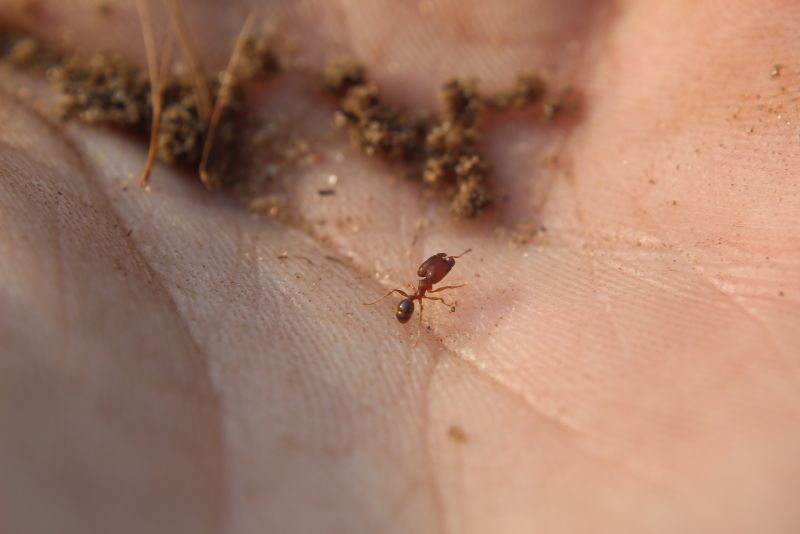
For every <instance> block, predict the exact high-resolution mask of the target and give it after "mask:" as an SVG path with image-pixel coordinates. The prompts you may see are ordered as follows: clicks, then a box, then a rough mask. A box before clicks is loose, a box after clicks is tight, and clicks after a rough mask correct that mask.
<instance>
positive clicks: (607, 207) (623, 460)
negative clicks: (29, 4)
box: [0, 0, 800, 533]
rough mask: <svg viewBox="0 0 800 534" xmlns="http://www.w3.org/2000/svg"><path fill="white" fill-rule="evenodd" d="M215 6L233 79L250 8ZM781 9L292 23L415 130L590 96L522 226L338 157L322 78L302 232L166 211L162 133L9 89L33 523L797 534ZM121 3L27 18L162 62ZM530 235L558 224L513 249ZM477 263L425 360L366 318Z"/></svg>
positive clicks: (788, 80) (541, 175) (205, 44)
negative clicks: (495, 100) (458, 110)
mask: <svg viewBox="0 0 800 534" xmlns="http://www.w3.org/2000/svg"><path fill="white" fill-rule="evenodd" d="M185 4H186V5H185V12H186V17H187V22H188V23H189V25H190V27H191V28H192V29H193V31H194V33H195V35H196V36H198V45H199V47H200V49H201V53H202V57H203V58H204V59H206V60H207V64H208V65H210V66H214V67H219V66H220V65H222V64H223V63H224V61H225V55H226V54H227V53H229V51H230V45H231V42H232V40H233V38H234V36H235V35H236V32H237V31H238V29H239V27H240V25H241V22H242V20H243V18H244V15H245V14H246V13H245V11H246V10H245V8H243V7H242V8H239V7H237V8H232V7H230V6H229V5H226V4H223V3H201V2H196V3H189V2H186V3H185ZM767 4H768V5H767ZM767 4H765V3H764V2H747V1H743V0H739V1H736V2H710V1H709V2H703V3H696V2H670V3H658V2H637V3H632V2H622V3H615V4H612V3H610V2H609V3H603V2H589V1H578V0H576V1H574V2H569V3H563V2H562V3H557V2H544V1H536V0H531V1H518V2H508V3H500V2H494V3H482V2H474V3H464V2H459V3H441V4H439V3H437V2H423V3H420V4H419V5H417V4H416V3H407V4H400V3H394V2H370V3H347V2H336V3H332V2H327V3H325V4H324V5H323V4H314V5H311V4H299V3H292V2H283V3H276V4H273V3H268V5H264V6H262V7H263V8H264V11H265V15H266V17H267V18H268V19H272V20H277V21H279V22H280V25H281V28H282V33H284V34H285V35H287V36H289V37H293V38H294V39H296V40H297V41H299V42H298V48H299V49H301V50H302V54H303V55H304V58H305V59H306V60H307V62H308V63H309V64H310V65H312V66H320V65H322V63H323V61H324V59H325V58H327V57H329V56H330V55H332V54H333V52H343V51H347V52H350V53H351V54H353V55H355V56H356V57H358V58H359V59H361V60H362V61H364V62H365V63H366V64H367V65H368V67H369V73H370V76H371V78H372V79H374V80H375V81H376V82H377V83H378V84H379V85H380V86H381V88H382V89H385V92H386V94H387V98H388V99H391V101H392V102H395V103H398V104H403V105H407V106H423V107H429V108H431V107H433V106H434V105H435V101H434V98H433V95H434V94H435V91H436V89H437V88H438V86H439V85H440V84H441V83H442V81H444V80H445V79H447V78H448V77H450V76H453V75H459V76H469V75H475V76H478V77H479V78H480V81H481V87H482V88H483V89H484V90H487V91H491V90H494V89H499V88H502V87H505V86H507V85H508V83H509V82H510V81H511V80H512V78H513V76H514V75H515V74H516V73H517V72H519V71H520V70H525V69H528V68H531V67H539V66H546V67H548V68H549V70H550V72H551V77H552V79H553V80H555V81H554V83H555V84H558V83H562V84H566V83H571V84H574V86H575V87H576V88H577V90H578V91H579V92H580V94H581V95H582V108H581V110H580V113H579V114H578V115H577V116H576V117H574V118H573V119H571V120H567V121H564V122H562V123H557V124H553V125H542V124H541V123H538V122H536V121H532V120H530V117H526V116H525V115H524V114H521V115H520V114H518V115H514V114H510V115H507V116H504V117H498V118H493V119H491V120H490V121H489V122H488V123H487V125H486V126H487V127H486V129H485V136H484V139H483V146H482V149H483V151H484V153H485V154H486V155H487V156H488V158H489V159H490V160H491V161H492V162H493V163H494V165H495V169H496V172H495V176H494V180H495V188H496V190H497V191H498V192H500V193H501V194H506V195H508V197H509V200H508V201H507V202H504V203H502V204H501V205H500V206H499V207H498V208H497V210H496V211H495V212H494V213H492V214H489V215H487V216H485V217H483V218H481V219H478V220H475V221H471V222H467V223H454V222H451V221H450V220H449V217H448V215H447V211H446V205H445V203H442V202H439V201H438V200H431V199H428V198H425V197H424V195H423V194H422V191H421V188H420V186H419V185H418V184H416V183H412V182H408V181H405V180H402V179H395V178H393V177H394V176H395V175H397V174H398V172H397V170H396V169H394V168H392V167H391V166H388V165H386V164H384V163H381V162H378V161H375V160H371V159H368V158H366V157H365V156H363V155H361V154H359V153H358V152H357V151H356V150H355V149H353V148H351V147H350V146H349V145H348V143H347V140H346V136H345V135H344V134H342V133H334V134H331V126H330V117H331V114H332V112H333V109H334V103H333V102H332V101H331V100H329V98H328V97H327V96H324V95H322V94H321V93H320V92H319V91H318V90H317V89H315V88H314V86H313V84H312V83H311V82H309V81H308V80H307V79H305V78H303V76H300V75H285V76H281V77H279V78H276V79H275V80H273V81H270V82H268V83H267V84H266V85H265V86H264V88H263V95H260V99H259V100H260V104H259V105H260V106H263V109H262V110H263V111H265V112H267V113H273V114H281V115H282V116H284V117H285V118H286V119H287V120H290V121H291V122H292V123H296V124H298V125H301V126H300V127H302V128H303V131H304V132H306V133H307V134H308V135H309V137H310V138H311V139H312V142H313V146H314V148H315V150H317V151H318V152H319V153H320V155H321V160H320V162H319V163H318V164H315V165H313V166H309V167H302V168H298V169H295V170H294V171H293V174H292V175H291V176H289V177H287V178H289V179H287V184H288V185H287V188H288V189H287V195H288V206H289V210H290V212H291V220H292V221H293V223H292V224H288V225H285V224H281V223H280V222H277V221H273V220H268V219H264V218H255V217H253V216H252V215H250V214H248V213H246V211H245V210H243V209H242V208H241V207H239V206H238V205H236V203H235V202H233V201H231V200H230V199H229V198H226V197H225V196H224V195H219V194H209V193H207V192H206V191H205V190H204V189H203V188H202V186H201V185H200V184H199V183H198V182H197V181H196V179H195V178H194V177H193V176H190V175H188V173H185V172H183V171H179V170H175V169H170V168H166V167H164V166H157V167H156V171H155V172H154V175H153V177H152V189H153V190H152V192H150V193H146V192H144V191H142V190H140V189H138V186H137V185H136V181H137V178H138V174H139V172H140V171H141V167H142V165H143V162H144V157H145V148H144V147H143V146H142V143H141V140H138V139H131V138H128V137H124V136H121V135H120V134H115V133H113V132H109V131H107V130H103V129H99V128H89V127H82V126H78V125H75V124H69V125H63V126H62V125H61V124H60V123H58V121H56V120H54V119H53V118H52V116H49V115H48V114H47V113H42V114H40V113H39V112H38V111H37V110H36V109H35V106H33V105H30V103H28V102H26V101H24V100H20V99H18V98H16V97H15V96H14V95H13V94H12V93H9V92H8V91H7V92H6V93H5V94H3V96H2V99H0V114H2V117H3V121H2V124H3V126H2V128H0V136H2V145H0V147H1V149H2V154H0V158H2V162H3V164H2V166H0V172H2V179H0V216H2V224H1V225H0V288H2V290H0V354H2V357H1V358H0V366H2V367H1V368H0V428H2V429H3V430H2V434H0V472H2V473H3V476H2V477H0V506H1V507H2V512H0V531H3V532H51V531H54V530H58V531H61V532H86V531H97V532H110V531H113V532H128V531H130V532H161V531H164V532H166V531H170V532H176V531H187V532H205V531H224V532H241V531H257V532H356V531H360V532H475V533H484V532H503V533H515V532H531V531H538V532H585V531H592V532H703V533H707V532H726V533H730V532H791V531H793V530H794V529H796V526H797V524H798V521H800V517H798V515H797V512H796V511H794V509H795V507H794V506H793V505H794V500H795V499H794V498H793V496H794V494H795V493H796V491H797V488H798V485H800V461H799V460H798V455H797V444H798V443H800V435H799V432H798V430H797V429H798V424H797V422H798V415H800V398H798V394H797V391H798V385H799V384H798V381H800V374H799V371H798V366H800V358H798V356H799V355H800V338H798V333H797V328H796V326H795V325H796V324H797V321H798V319H800V307H798V298H799V297H800V276H799V275H798V268H797V266H798V261H800V239H798V237H797V232H796V227H797V222H798V213H800V194H799V192H800V191H799V189H798V188H799V187H800V186H798V183H797V180H796V178H795V173H794V169H795V167H796V166H797V163H798V162H797V160H798V156H797V153H798V151H797V150H796V145H797V143H798V124H800V123H798V121H800V117H798V113H797V105H796V101H797V81H798V76H799V73H800V70H799V69H800V67H799V66H798V65H796V64H794V63H793V58H794V55H793V52H792V50H793V48H791V47H792V46H794V42H795V40H796V39H794V37H795V36H796V33H797V30H796V28H797V27H799V26H798V24H799V23H800V8H798V7H797V6H796V5H794V4H792V3H790V2H777V1H776V2H767ZM109 5H110V6H111V8H110V11H109V13H108V14H106V15H102V14H100V13H98V12H97V3H96V2H94V1H90V0H85V1H81V2H76V3H74V4H67V3H63V2H52V1H43V2H40V3H36V9H34V10H33V11H31V12H26V13H23V14H22V15H20V14H19V13H18V12H17V11H16V9H17V7H18V3H17V2H15V1H12V0H6V1H4V2H2V3H0V6H2V13H4V14H5V17H6V18H7V19H13V20H15V21H16V22H18V23H22V24H25V25H28V27H29V28H31V29H32V30H33V31H35V32H37V33H39V34H40V35H44V36H48V37H50V38H53V39H56V40H58V41H60V42H62V43H64V45H65V46H69V47H72V48H74V49H76V50H83V51H87V50H94V49H95V48H104V49H107V50H108V49H111V50H114V51H116V52H118V53H121V54H123V55H125V56H127V57H129V58H132V59H134V60H137V61H140V62H142V61H143V59H144V51H143V48H142V45H141V37H140V33H139V27H138V22H137V20H136V16H135V10H134V9H133V5H132V4H131V5H128V3H126V2H120V3H119V4H117V3H111V4H109ZM776 64H780V65H782V68H775V69H774V68H773V65H776ZM773 70H774V72H773ZM15 83H16V82H15ZM31 83H33V84H35V83H36V82H35V81H32V82H31ZM7 85H8V84H7ZM339 155H341V157H340V156H339ZM330 175H335V176H337V179H338V182H337V185H336V195H335V196H333V197H325V198H320V197H319V196H318V195H317V190H318V189H319V188H320V187H324V186H325V185H326V183H327V182H326V180H327V177H328V176H330ZM425 220H427V221H429V224H427V225H425V224H422V225H421V224H419V223H420V221H425ZM517 223H530V224H533V225H534V226H535V227H537V228H538V227H540V226H543V227H545V228H546V231H545V232H542V233H539V234H537V235H536V236H534V237H533V239H532V241H531V243H529V244H523V245H521V246H517V247H512V246H510V245H509V241H510V235H509V233H506V234H502V233H500V232H498V231H497V227H498V226H502V227H504V228H509V229H510V228H513V226H514V225H515V224H517ZM466 248H472V249H473V252H472V253H471V254H470V255H468V256H465V257H464V258H462V259H461V260H459V262H458V264H457V265H456V267H455V268H454V270H453V271H452V272H451V273H450V274H449V276H448V278H447V281H448V282H450V281H451V280H452V282H454V283H455V282H460V281H466V282H468V283H469V285H468V286H466V287H464V288H460V289H457V290H453V291H452V292H451V293H449V298H450V299H455V300H457V309H456V312H455V313H450V312H449V310H448V309H447V308H445V307H443V306H439V305H438V304H437V303H431V304H429V305H428V306H427V307H426V324H428V325H429V327H430V328H429V329H427V328H426V329H425V330H424V331H423V333H422V336H421V339H420V341H419V343H418V344H417V345H416V346H415V344H414V343H415V337H416V331H415V325H414V323H413V322H411V323H409V324H408V325H405V326H404V325H400V324H398V323H397V322H396V321H395V319H394V317H393V304H394V303H393V302H392V300H391V299H386V300H385V301H383V302H381V303H380V304H378V305H375V306H371V307H365V306H362V304H361V303H362V302H364V301H367V300H373V299H374V298H377V297H378V296H380V295H381V294H382V293H384V292H385V291H387V290H388V289H390V288H391V287H403V285H404V284H405V282H407V281H412V280H413V275H414V273H415V271H416V267H417V265H418V264H419V263H420V262H421V261H422V260H424V259H425V258H427V257H428V256H429V255H431V254H434V253H436V252H440V251H444V252H448V253H451V254H456V253H458V252H461V251H462V250H464V249H466ZM284 253H286V254H284ZM331 258H334V259H333V260H332V259H331ZM376 275H377V277H378V278H379V279H380V280H376Z"/></svg>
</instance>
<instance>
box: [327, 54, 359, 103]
mask: <svg viewBox="0 0 800 534" xmlns="http://www.w3.org/2000/svg"><path fill="white" fill-rule="evenodd" d="M322 82H323V84H324V85H325V88H326V89H328V91H330V92H332V93H333V94H335V95H337V96H344V94H345V93H347V91H348V90H349V89H350V88H352V87H355V86H357V85H364V84H365V83H366V69H365V68H364V66H363V65H362V64H361V63H359V62H357V61H355V60H354V59H350V58H342V59H337V60H335V61H333V62H331V63H330V64H328V66H327V67H325V70H324V71H323V73H322Z"/></svg>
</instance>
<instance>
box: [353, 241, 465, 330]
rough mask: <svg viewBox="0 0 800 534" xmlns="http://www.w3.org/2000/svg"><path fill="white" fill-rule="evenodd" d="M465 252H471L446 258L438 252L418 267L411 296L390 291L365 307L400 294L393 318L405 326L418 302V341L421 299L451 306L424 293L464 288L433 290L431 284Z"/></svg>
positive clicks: (399, 290) (420, 322)
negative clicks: (415, 283) (415, 286)
mask: <svg viewBox="0 0 800 534" xmlns="http://www.w3.org/2000/svg"><path fill="white" fill-rule="evenodd" d="M467 252H472V249H471V248H468V249H467V250H465V251H464V252H462V253H461V254H459V255H458V256H448V255H447V254H445V253H444V252H440V253H438V254H434V255H433V256H431V257H430V258H428V259H427V260H425V261H424V262H422V265H420V266H419V269H417V276H418V277H419V278H420V280H419V281H418V282H417V289H416V291H414V293H413V294H410V295H409V294H408V293H406V292H405V291H403V290H401V289H392V290H391V291H389V292H388V293H386V294H385V295H384V296H382V297H381V298H379V299H378V300H376V301H375V302H365V303H364V305H365V306H372V305H373V304H377V303H378V302H380V301H381V300H383V299H385V298H386V297H388V296H389V295H391V294H392V293H400V294H401V295H403V296H404V297H405V298H404V299H403V300H401V301H400V303H399V304H398V305H397V311H396V312H395V317H397V320H398V321H400V322H401V323H403V324H405V323H407V322H408V320H409V319H411V316H412V315H413V314H414V301H415V300H418V301H419V324H418V326H417V340H419V336H420V333H421V332H422V299H428V300H438V301H440V302H441V303H442V304H444V305H445V306H452V305H451V304H448V303H447V302H446V301H445V300H444V299H443V298H441V297H429V296H427V295H426V293H438V292H439V291H444V290H445V289H456V288H458V287H464V286H465V285H466V284H460V285H455V286H443V287H440V288H437V289H433V284H438V283H439V282H440V281H441V280H442V278H444V277H445V276H447V273H449V272H450V269H452V268H453V266H454V265H455V264H456V260H457V259H458V258H460V257H461V256H463V255H464V254H466V253H467ZM408 286H409V287H410V288H411V289H412V290H413V289H414V286H412V285H411V284H408Z"/></svg>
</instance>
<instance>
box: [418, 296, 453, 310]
mask: <svg viewBox="0 0 800 534" xmlns="http://www.w3.org/2000/svg"><path fill="white" fill-rule="evenodd" d="M422 298H424V299H428V300H438V301H439V302H441V303H442V304H444V305H445V306H447V307H449V308H452V307H453V305H452V304H449V303H448V302H447V301H446V300H444V299H443V298H441V297H422Z"/></svg>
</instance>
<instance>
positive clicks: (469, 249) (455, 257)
mask: <svg viewBox="0 0 800 534" xmlns="http://www.w3.org/2000/svg"><path fill="white" fill-rule="evenodd" d="M467 252H472V249H471V248H468V249H467V250H465V251H464V252H462V253H461V254H459V255H458V256H450V257H451V258H453V259H454V260H457V259H458V258H460V257H461V256H463V255H464V254H466V253H467Z"/></svg>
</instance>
